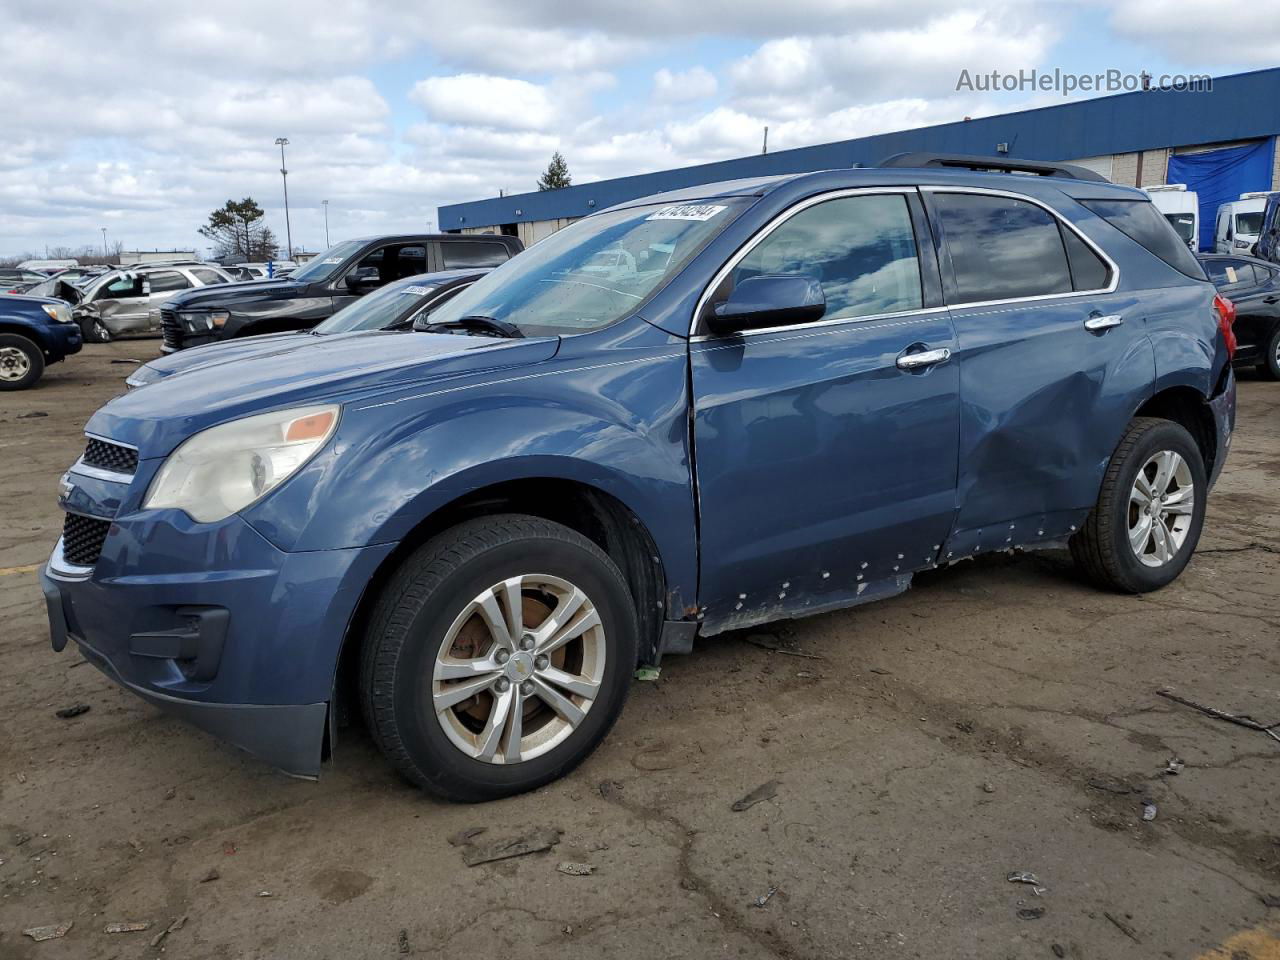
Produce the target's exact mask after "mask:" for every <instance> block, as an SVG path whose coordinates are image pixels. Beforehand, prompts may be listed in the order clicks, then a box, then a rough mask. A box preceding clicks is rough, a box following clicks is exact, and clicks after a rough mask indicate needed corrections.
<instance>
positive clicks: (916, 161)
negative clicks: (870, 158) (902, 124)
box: [880, 153, 1111, 183]
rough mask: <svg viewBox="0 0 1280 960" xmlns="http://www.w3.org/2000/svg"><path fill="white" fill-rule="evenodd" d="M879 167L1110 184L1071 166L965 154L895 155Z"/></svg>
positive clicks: (1081, 168) (1095, 174)
mask: <svg viewBox="0 0 1280 960" xmlns="http://www.w3.org/2000/svg"><path fill="white" fill-rule="evenodd" d="M880 166H881V167H955V168H957V169H961V170H979V171H995V172H998V173H1030V174H1034V175H1036V176H1040V177H1066V178H1067V179H1069V180H1093V181H1095V182H1098V183H1110V182H1111V181H1110V180H1108V179H1107V178H1106V177H1104V176H1103V175H1102V174H1100V173H1097V172H1095V171H1093V170H1090V169H1089V168H1088V167H1080V166H1076V165H1075V164H1071V163H1046V162H1044V161H1041V160H1009V159H1002V158H1000V157H980V156H975V155H972V154H965V153H895V154H894V155H893V156H891V157H885V158H884V159H883V160H881V161H880Z"/></svg>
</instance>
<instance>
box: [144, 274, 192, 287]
mask: <svg viewBox="0 0 1280 960" xmlns="http://www.w3.org/2000/svg"><path fill="white" fill-rule="evenodd" d="M147 279H148V280H150V281H151V292H152V293H168V292H170V291H172V290H186V289H187V288H188V287H190V286H191V281H190V280H188V279H187V278H186V277H184V276H183V275H182V274H180V273H178V272H177V271H176V270H161V271H158V272H156V273H153V274H151V275H150V276H148V277H147Z"/></svg>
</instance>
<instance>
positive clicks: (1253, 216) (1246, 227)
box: [1236, 210, 1262, 236]
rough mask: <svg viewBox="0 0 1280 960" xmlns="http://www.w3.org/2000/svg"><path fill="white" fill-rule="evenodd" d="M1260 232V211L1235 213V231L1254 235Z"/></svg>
mask: <svg viewBox="0 0 1280 960" xmlns="http://www.w3.org/2000/svg"><path fill="white" fill-rule="evenodd" d="M1261 232H1262V211H1261V210H1259V211H1257V212H1256V213H1237V214H1236V233H1237V234H1241V233H1243V234H1247V235H1248V236H1254V235H1256V234H1259V233H1261Z"/></svg>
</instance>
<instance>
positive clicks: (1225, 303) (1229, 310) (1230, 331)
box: [1213, 293, 1236, 360]
mask: <svg viewBox="0 0 1280 960" xmlns="http://www.w3.org/2000/svg"><path fill="white" fill-rule="evenodd" d="M1213 309H1215V310H1217V311H1218V329H1219V330H1221V331H1222V339H1223V341H1224V342H1225V343H1226V345H1227V359H1228V360H1230V359H1231V358H1233V357H1234V356H1235V355H1236V332H1235V329H1234V327H1235V322H1236V305H1235V304H1234V303H1232V302H1231V301H1230V300H1228V299H1227V298H1226V297H1224V296H1223V295H1222V294H1220V293H1218V294H1215V295H1214V297H1213Z"/></svg>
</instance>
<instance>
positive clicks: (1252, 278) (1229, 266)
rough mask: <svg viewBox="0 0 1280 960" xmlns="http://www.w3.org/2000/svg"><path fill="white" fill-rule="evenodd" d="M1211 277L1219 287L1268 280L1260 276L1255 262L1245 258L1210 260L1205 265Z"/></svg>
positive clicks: (1252, 283)
mask: <svg viewBox="0 0 1280 960" xmlns="http://www.w3.org/2000/svg"><path fill="white" fill-rule="evenodd" d="M1204 268H1205V270H1206V271H1207V272H1208V274H1209V279H1210V280H1212V281H1213V282H1214V284H1215V285H1216V286H1219V287H1235V286H1253V285H1254V284H1255V283H1258V282H1260V281H1263V280H1266V277H1259V276H1258V273H1257V271H1255V269H1254V266H1253V264H1251V263H1245V262H1244V261H1243V260H1210V261H1208V262H1207V263H1205V265H1204Z"/></svg>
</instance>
